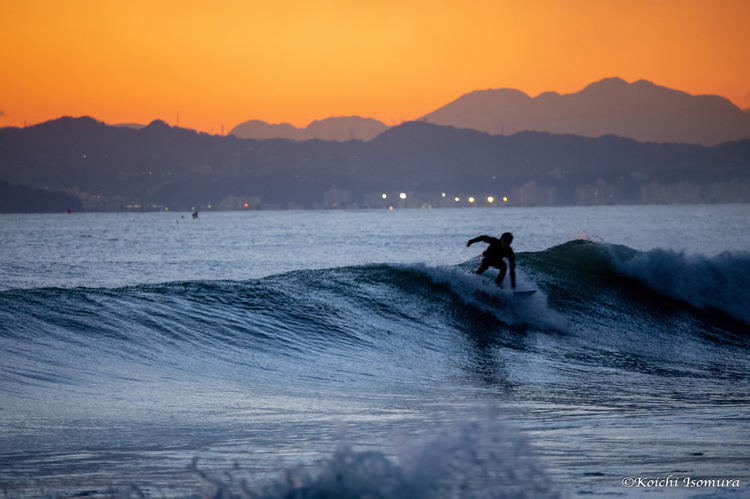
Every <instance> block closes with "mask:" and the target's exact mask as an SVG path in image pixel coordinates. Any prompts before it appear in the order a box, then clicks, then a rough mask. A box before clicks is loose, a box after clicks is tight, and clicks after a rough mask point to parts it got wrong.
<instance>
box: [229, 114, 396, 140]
mask: <svg viewBox="0 0 750 499" xmlns="http://www.w3.org/2000/svg"><path fill="white" fill-rule="evenodd" d="M387 129H388V126H386V125H385V124H384V123H382V122H380V121H378V120H376V119H373V118H361V117H359V116H347V117H331V118H326V119H324V120H315V121H313V122H312V123H310V124H309V125H307V127H305V128H297V127H295V126H293V125H290V124H289V123H281V124H278V125H272V124H269V123H266V122H265V121H260V120H250V121H246V122H245V123H241V124H239V125H237V126H236V127H234V128H233V129H232V130H231V131H230V132H229V135H234V136H236V137H239V138H241V139H292V140H311V139H322V140H337V141H339V142H346V141H348V140H363V141H368V140H370V139H372V138H373V137H376V136H377V135H379V134H380V133H382V132H384V131H385V130H387Z"/></svg>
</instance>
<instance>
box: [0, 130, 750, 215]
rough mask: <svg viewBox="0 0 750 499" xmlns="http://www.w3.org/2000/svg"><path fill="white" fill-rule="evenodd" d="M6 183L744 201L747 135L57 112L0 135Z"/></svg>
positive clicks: (34, 197)
mask: <svg viewBox="0 0 750 499" xmlns="http://www.w3.org/2000/svg"><path fill="white" fill-rule="evenodd" d="M0 181H3V182H5V183H6V184H5V185H0V199H1V200H3V201H5V200H7V201H8V202H7V203H6V204H5V205H3V204H2V203H0V212H2V211H62V210H66V209H69V208H70V209H72V210H73V211H76V210H78V209H80V207H81V206H82V208H83V209H84V210H86V211H97V210H99V211H122V210H126V209H128V210H129V209H149V210H151V209H154V210H160V209H166V208H169V210H170V211H174V210H191V209H192V207H194V206H204V207H207V206H208V205H212V206H214V207H217V206H227V207H229V208H227V209H232V208H231V206H235V208H234V209H239V208H238V206H239V204H238V203H240V201H241V200H242V202H243V203H244V202H249V201H252V203H253V205H254V206H276V207H285V206H295V207H319V206H321V205H322V204H323V203H324V200H325V193H326V192H327V191H329V190H331V189H332V187H333V186H336V188H337V189H339V190H341V191H346V192H347V193H348V194H347V195H348V196H350V199H351V200H352V202H353V203H357V204H359V206H366V205H368V206H375V207H377V206H378V203H380V204H382V203H383V202H384V201H383V198H382V194H383V193H391V194H393V193H401V192H404V193H411V194H409V196H408V198H407V202H408V203H417V204H416V205H417V206H419V205H421V204H431V205H434V204H435V203H438V204H439V203H443V202H444V200H446V199H447V200H453V199H455V198H461V199H465V196H464V194H467V195H468V194H471V195H479V194H481V193H487V194H488V195H489V194H492V195H499V194H503V195H507V193H509V192H516V191H517V192H516V194H514V195H511V198H512V199H513V200H516V201H512V202H517V203H519V205H529V204H534V203H540V204H555V205H569V204H581V203H584V204H585V203H589V202H591V200H590V199H589V198H587V197H586V196H589V194H586V193H587V192H590V193H594V194H592V195H594V196H596V193H597V192H602V193H607V200H608V201H607V202H612V203H615V202H616V203H618V204H619V203H638V202H654V200H656V201H661V202H673V201H674V202H685V201H687V202H737V201H743V202H748V201H750V139H749V140H744V141H734V142H728V143H725V144H721V145H717V146H713V147H706V146H700V145H695V144H658V143H642V142H637V141H635V140H632V139H626V138H622V137H616V136H614V135H607V136H603V137H598V138H590V137H582V136H576V135H554V134H551V133H541V132H520V133H516V134H514V135H510V136H501V135H491V134H489V133H486V132H480V131H476V130H471V129H465V128H463V129H462V128H456V127H449V126H439V125H433V124H430V123H424V122H407V123H403V124H402V125H399V126H396V127H393V128H390V129H388V130H386V131H385V132H383V133H381V134H380V135H378V136H377V137H375V138H374V139H372V140H370V141H367V142H365V141H361V140H350V141H346V142H339V141H333V140H306V141H295V140H289V139H268V140H257V139H240V138H238V137H236V136H227V137H223V136H219V135H209V134H205V133H198V132H196V131H194V130H188V129H184V128H179V127H171V126H169V125H168V124H166V123H164V122H163V121H154V122H152V123H151V124H149V125H148V126H146V127H143V128H141V129H140V130H134V129H131V128H121V127H114V126H109V125H106V124H104V123H101V122H99V121H96V120H94V119H92V118H85V117H84V118H60V119H58V120H54V121H50V122H46V123H42V124H40V125H35V126H31V127H26V128H5V129H2V130H0ZM660 186H662V187H660ZM54 191H58V192H57V193H56V192H54ZM657 191H658V192H660V193H661V194H659V195H658V196H657V197H654V195H652V194H649V193H651V192H657ZM543 192H546V193H547V194H544V199H546V200H545V201H542V200H541V198H536V197H534V196H542V193H543ZM552 192H554V194H549V193H552ZM644 192H645V193H646V194H644ZM418 193H422V194H418ZM441 193H446V196H445V197H443V196H442V194H441ZM523 193H526V194H523ZM529 193H532V194H533V195H532V194H529ZM534 193H535V194H534ZM71 196H74V197H71ZM420 196H422V197H421V198H420ZM454 196H455V197H454ZM659 196H661V197H659ZM665 196H666V197H665ZM589 197H590V196H589ZM602 197H604V194H603V195H602ZM388 199H389V200H390V199H393V197H392V196H391V195H389V196H388ZM420 199H422V200H423V201H419V200H420ZM587 199H588V200H587ZM597 199H598V198H597ZM76 200H80V201H81V203H82V204H81V205H78V206H76V204H75V203H74V201H76ZM597 202H599V201H597Z"/></svg>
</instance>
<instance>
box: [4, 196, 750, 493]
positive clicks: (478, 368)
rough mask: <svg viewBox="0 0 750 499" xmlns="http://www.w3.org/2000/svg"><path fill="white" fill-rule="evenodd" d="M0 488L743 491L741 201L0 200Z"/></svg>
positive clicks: (747, 232) (749, 378)
mask: <svg viewBox="0 0 750 499" xmlns="http://www.w3.org/2000/svg"><path fill="white" fill-rule="evenodd" d="M505 231H510V232H512V233H513V234H514V236H515V240H514V243H513V247H514V249H515V251H516V256H517V265H518V267H517V273H518V289H519V290H531V289H535V290H537V291H536V293H534V294H533V295H531V296H526V297H522V296H518V295H515V294H514V293H513V292H512V291H511V290H510V289H509V283H508V282H507V279H506V283H505V286H504V288H503V289H499V288H497V287H496V286H495V285H494V282H493V281H494V278H495V276H496V273H495V271H493V270H490V271H488V272H487V273H486V274H485V275H483V276H477V275H475V274H473V269H474V268H475V267H476V266H477V264H478V256H479V255H480V254H481V252H482V251H483V249H484V247H485V245H484V244H481V243H478V244H476V245H473V246H472V247H470V248H467V247H466V241H467V240H469V239H471V238H474V237H476V236H478V235H481V234H488V235H493V236H499V235H500V234H501V233H503V232H505ZM0 494H2V496H3V497H11V498H15V497H60V496H67V497H103V496H119V497H174V496H179V497H195V496H201V497H267V498H280V497H294V498H298V497H299V498H301V497H321V498H322V497H326V498H327V497H350V498H364V497H371V498H443V497H445V498H464V497H466V498H488V497H514V498H515V497H528V498H544V497H578V496H582V497H584V496H585V497H602V496H607V497H641V496H644V495H646V496H648V497H750V205H711V206H609V207H568V208H487V209H484V208H464V209H436V210H395V211H384V210H382V211H381V210H373V211H366V210H360V211H279V212H272V211H262V212H202V213H201V214H200V218H198V219H195V220H193V219H192V218H191V217H190V216H189V214H187V213H172V212H164V213H138V214H135V213H120V214H114V213H113V214H93V213H73V214H59V215H32V214H29V215H0Z"/></svg>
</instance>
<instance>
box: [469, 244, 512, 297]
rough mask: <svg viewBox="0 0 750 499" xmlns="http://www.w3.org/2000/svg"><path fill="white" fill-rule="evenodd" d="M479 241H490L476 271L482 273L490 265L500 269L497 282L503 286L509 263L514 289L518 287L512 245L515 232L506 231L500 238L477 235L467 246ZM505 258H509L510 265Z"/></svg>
mask: <svg viewBox="0 0 750 499" xmlns="http://www.w3.org/2000/svg"><path fill="white" fill-rule="evenodd" d="M478 242H483V243H488V244H489V246H488V247H487V249H486V250H484V253H482V256H481V257H480V258H479V267H477V270H476V271H475V272H476V273H477V274H479V275H482V274H484V272H485V271H486V270H487V269H488V268H490V267H495V268H497V269H500V274H499V275H498V276H497V279H496V280H495V284H497V285H498V286H502V284H503V279H505V273H506V272H507V271H508V265H510V285H511V286H512V287H513V289H516V254H515V253H513V250H512V249H511V247H510V243H512V242H513V234H511V233H510V232H506V233H505V234H503V235H502V236H500V239H497V238H495V237H490V236H479V237H475V238H474V239H471V240H470V241H469V242H467V243H466V247H467V248H468V247H469V246H471V245H472V244H474V243H478ZM503 258H507V259H508V265H506V264H505V261H504V260H503Z"/></svg>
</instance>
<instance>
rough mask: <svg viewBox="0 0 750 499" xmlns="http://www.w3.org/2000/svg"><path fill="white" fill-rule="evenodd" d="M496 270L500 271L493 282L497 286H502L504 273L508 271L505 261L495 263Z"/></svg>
mask: <svg viewBox="0 0 750 499" xmlns="http://www.w3.org/2000/svg"><path fill="white" fill-rule="evenodd" d="M497 268H498V269H500V273H499V274H498V276H497V279H496V280H495V284H497V285H498V286H502V284H503V279H505V273H506V272H507V271H508V266H507V265H506V264H505V261H503V260H500V261H499V262H497Z"/></svg>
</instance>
